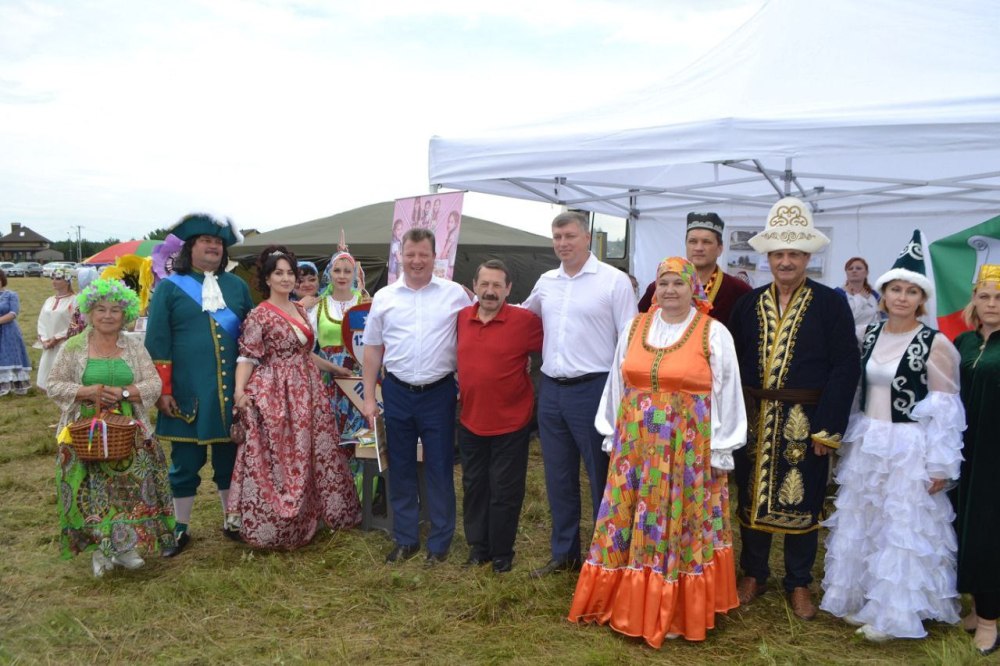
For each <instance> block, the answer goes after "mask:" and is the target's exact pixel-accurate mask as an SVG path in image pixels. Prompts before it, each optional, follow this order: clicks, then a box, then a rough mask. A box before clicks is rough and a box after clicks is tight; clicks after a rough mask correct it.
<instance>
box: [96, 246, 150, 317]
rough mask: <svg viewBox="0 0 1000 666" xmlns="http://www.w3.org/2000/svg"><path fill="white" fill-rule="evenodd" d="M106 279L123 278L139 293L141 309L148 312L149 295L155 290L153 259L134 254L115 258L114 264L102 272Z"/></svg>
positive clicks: (142, 311)
mask: <svg viewBox="0 0 1000 666" xmlns="http://www.w3.org/2000/svg"><path fill="white" fill-rule="evenodd" d="M101 277H102V278H104V279H108V278H113V279H115V280H121V281H122V282H124V283H125V284H127V285H128V286H129V288H130V289H131V290H132V291H134V292H135V293H136V294H138V295H139V311H140V312H141V314H143V315H145V314H146V308H147V307H148V306H149V295H150V294H151V293H152V291H153V259H152V257H140V256H137V255H134V254H124V255H122V256H120V257H118V258H117V259H115V265H114V266H108V267H107V268H105V269H104V270H103V271H102V272H101Z"/></svg>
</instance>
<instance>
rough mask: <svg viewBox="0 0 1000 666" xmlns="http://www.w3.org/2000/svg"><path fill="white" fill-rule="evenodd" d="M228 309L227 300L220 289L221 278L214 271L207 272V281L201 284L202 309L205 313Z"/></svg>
mask: <svg viewBox="0 0 1000 666" xmlns="http://www.w3.org/2000/svg"><path fill="white" fill-rule="evenodd" d="M225 308H226V299H224V298H223V297H222V291H221V290H220V289H219V278H217V277H215V273H214V272H213V271H205V281H204V282H202V283H201V309H202V310H203V311H205V312H215V311H216V310H224V309H225Z"/></svg>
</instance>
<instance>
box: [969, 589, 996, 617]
mask: <svg viewBox="0 0 1000 666" xmlns="http://www.w3.org/2000/svg"><path fill="white" fill-rule="evenodd" d="M972 598H973V599H975V601H976V615H978V616H979V617H981V618H983V619H984V620H995V619H997V618H998V617H1000V592H979V593H974V594H973V595H972Z"/></svg>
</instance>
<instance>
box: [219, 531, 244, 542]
mask: <svg viewBox="0 0 1000 666" xmlns="http://www.w3.org/2000/svg"><path fill="white" fill-rule="evenodd" d="M222 536H224V537H226V538H227V539H229V540H230V541H236V542H238V543H243V535H242V534H240V531H239V530H227V529H226V528H225V527H223V528H222Z"/></svg>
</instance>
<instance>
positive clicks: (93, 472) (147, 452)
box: [56, 358, 174, 558]
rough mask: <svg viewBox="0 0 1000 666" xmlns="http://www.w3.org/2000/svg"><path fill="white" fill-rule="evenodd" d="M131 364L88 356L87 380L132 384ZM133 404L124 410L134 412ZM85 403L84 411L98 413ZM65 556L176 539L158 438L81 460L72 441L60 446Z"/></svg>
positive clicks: (150, 546)
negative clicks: (101, 458) (119, 453)
mask: <svg viewBox="0 0 1000 666" xmlns="http://www.w3.org/2000/svg"><path fill="white" fill-rule="evenodd" d="M133 381H134V377H133V374H132V369H131V368H129V366H128V364H127V363H125V361H124V360H122V359H120V358H115V359H93V358H92V359H89V360H88V361H87V365H86V368H85V369H84V372H83V378H82V379H81V381H80V383H81V384H83V385H84V386H92V385H94V384H104V385H106V386H128V385H129V384H131V383H132V382H133ZM131 411H132V410H131V404H130V403H128V402H123V403H122V413H123V414H126V415H127V416H131ZM93 413H94V410H93V408H88V407H81V409H80V416H81V417H87V416H93ZM56 486H57V488H58V490H59V524H60V527H61V537H62V538H61V541H62V556H63V557H65V558H69V557H72V556H73V555H74V554H76V553H80V552H83V551H87V550H93V549H94V548H97V549H100V551H101V552H102V553H104V555H105V556H106V557H111V556H113V555H116V554H119V553H124V552H126V551H129V550H134V549H137V548H138V549H139V550H140V551H145V552H155V551H157V550H159V549H160V548H162V547H165V546H172V545H174V515H173V513H174V512H173V496H172V495H171V494H170V484H169V482H168V481H167V461H166V458H165V457H164V455H163V450H162V449H161V448H160V445H159V444H157V442H156V440H155V439H153V438H147V439H146V440H145V441H144V442H143V443H142V445H140V446H139V447H137V448H136V450H135V452H134V453H133V454H132V455H131V456H130V457H128V458H126V459H124V460H115V461H112V462H81V461H80V460H79V459H78V458H77V457H76V456H75V455H73V450H72V447H69V446H65V445H63V446H60V447H59V455H58V458H57V464H56Z"/></svg>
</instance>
